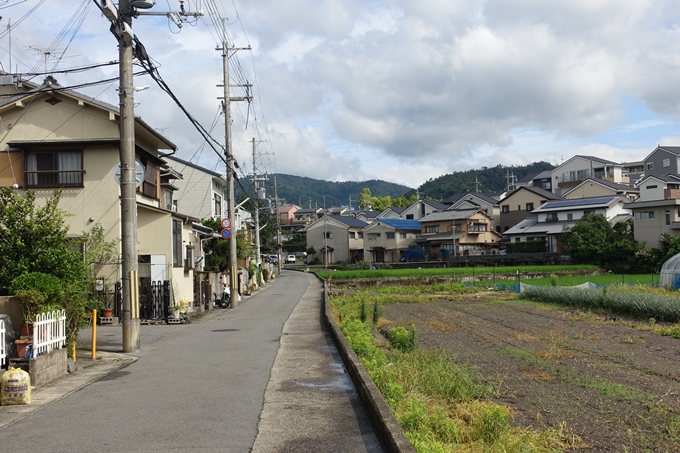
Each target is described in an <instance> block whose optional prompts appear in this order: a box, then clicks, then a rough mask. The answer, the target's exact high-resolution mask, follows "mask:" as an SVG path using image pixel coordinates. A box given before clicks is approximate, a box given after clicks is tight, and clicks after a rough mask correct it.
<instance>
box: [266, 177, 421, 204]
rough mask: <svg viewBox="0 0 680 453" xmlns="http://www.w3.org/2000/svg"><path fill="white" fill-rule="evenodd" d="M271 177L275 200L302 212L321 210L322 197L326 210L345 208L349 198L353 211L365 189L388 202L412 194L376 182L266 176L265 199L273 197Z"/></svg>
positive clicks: (406, 188)
mask: <svg viewBox="0 0 680 453" xmlns="http://www.w3.org/2000/svg"><path fill="white" fill-rule="evenodd" d="M274 177H276V184H277V185H278V196H279V199H281V200H285V202H286V203H290V204H296V205H298V206H300V207H305V208H306V207H309V206H310V204H311V206H318V207H323V205H324V195H325V197H326V207H329V208H330V207H333V206H347V205H348V204H349V198H350V196H351V197H352V207H353V208H354V209H356V208H357V200H358V199H359V196H360V195H361V191H362V190H363V189H364V188H366V187H368V188H369V189H371V194H372V195H373V196H377V197H385V196H388V195H389V196H390V197H392V198H398V197H400V196H402V195H403V194H404V193H406V192H408V191H409V190H412V189H411V188H410V187H407V186H402V185H401V184H394V183H391V182H387V181H380V180H376V179H372V180H370V181H346V182H330V181H323V180H319V179H312V178H306V177H302V176H292V175H284V174H276V175H270V176H269V186H268V187H267V196H269V197H273V196H274V187H273V185H274Z"/></svg>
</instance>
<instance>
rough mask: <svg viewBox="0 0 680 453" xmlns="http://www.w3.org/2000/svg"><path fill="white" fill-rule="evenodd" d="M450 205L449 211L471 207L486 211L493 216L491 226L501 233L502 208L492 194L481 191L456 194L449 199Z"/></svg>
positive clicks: (464, 209)
mask: <svg viewBox="0 0 680 453" xmlns="http://www.w3.org/2000/svg"><path fill="white" fill-rule="evenodd" d="M447 202H450V205H449V206H448V207H447V208H446V209H447V210H449V211H466V210H470V209H478V210H481V211H484V212H486V213H487V214H489V215H490V216H491V218H492V222H491V227H492V228H493V230H494V231H496V232H499V233H500V229H501V224H500V213H501V208H500V205H499V204H498V200H497V199H495V198H492V197H491V196H489V195H487V194H484V193H480V192H469V193H465V194H458V195H454V196H453V197H450V198H448V199H447Z"/></svg>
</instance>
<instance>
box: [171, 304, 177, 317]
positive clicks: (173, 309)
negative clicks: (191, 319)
mask: <svg viewBox="0 0 680 453" xmlns="http://www.w3.org/2000/svg"><path fill="white" fill-rule="evenodd" d="M170 317H171V318H174V319H179V305H171V306H170Z"/></svg>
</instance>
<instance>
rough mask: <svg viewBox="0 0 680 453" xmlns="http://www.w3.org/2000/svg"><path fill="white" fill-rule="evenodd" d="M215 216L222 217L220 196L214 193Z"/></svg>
mask: <svg viewBox="0 0 680 453" xmlns="http://www.w3.org/2000/svg"><path fill="white" fill-rule="evenodd" d="M215 217H222V197H220V196H219V195H217V194H215Z"/></svg>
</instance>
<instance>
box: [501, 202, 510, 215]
mask: <svg viewBox="0 0 680 453" xmlns="http://www.w3.org/2000/svg"><path fill="white" fill-rule="evenodd" d="M503 212H510V205H508V204H504V205H502V206H501V213H503Z"/></svg>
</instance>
